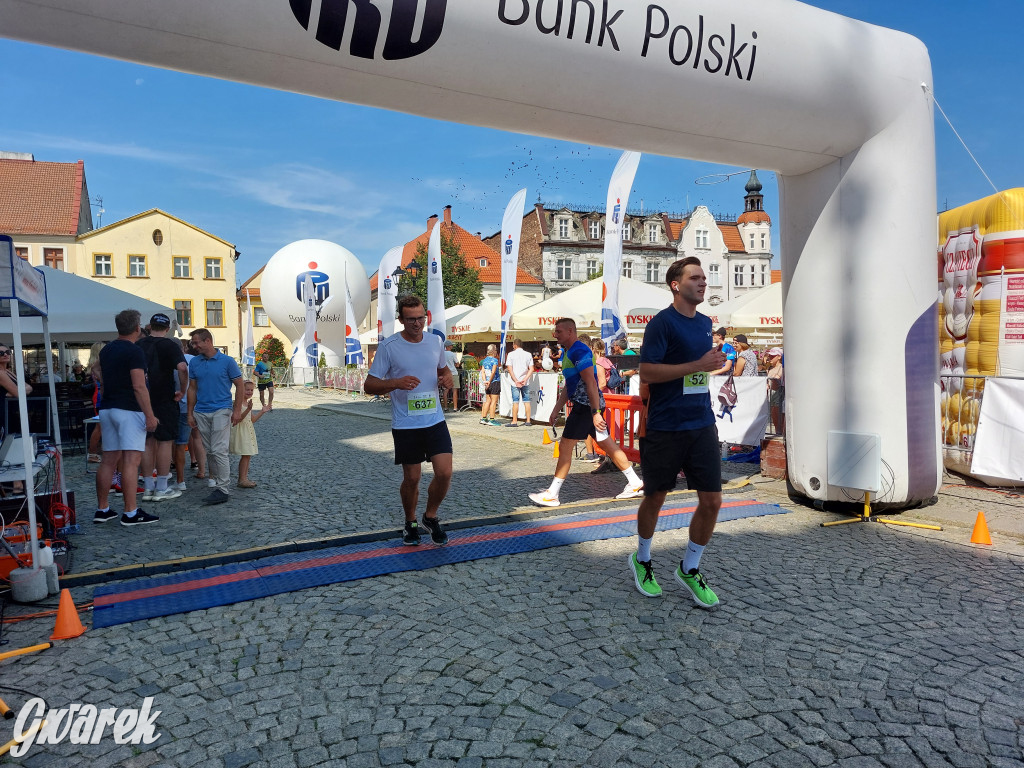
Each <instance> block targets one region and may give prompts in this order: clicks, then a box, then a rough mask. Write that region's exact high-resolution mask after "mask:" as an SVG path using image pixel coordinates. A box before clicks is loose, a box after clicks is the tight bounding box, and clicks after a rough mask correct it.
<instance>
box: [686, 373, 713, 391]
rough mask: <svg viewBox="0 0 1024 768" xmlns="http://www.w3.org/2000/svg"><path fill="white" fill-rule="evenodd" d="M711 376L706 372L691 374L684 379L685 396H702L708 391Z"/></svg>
mask: <svg viewBox="0 0 1024 768" xmlns="http://www.w3.org/2000/svg"><path fill="white" fill-rule="evenodd" d="M708 379H709V375H708V374H707V373H706V372H704V371H697V372H696V373H691V374H690V375H689V376H685V377H684V378H683V394H684V395H700V394H703V393H705V392H707V391H708Z"/></svg>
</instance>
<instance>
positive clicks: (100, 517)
mask: <svg viewBox="0 0 1024 768" xmlns="http://www.w3.org/2000/svg"><path fill="white" fill-rule="evenodd" d="M116 519H117V512H115V511H114V510H112V509H97V510H96V514H94V515H93V516H92V521H93V522H94V523H106V522H109V521H110V520H116Z"/></svg>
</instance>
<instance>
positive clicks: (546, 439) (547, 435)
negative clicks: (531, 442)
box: [541, 429, 552, 445]
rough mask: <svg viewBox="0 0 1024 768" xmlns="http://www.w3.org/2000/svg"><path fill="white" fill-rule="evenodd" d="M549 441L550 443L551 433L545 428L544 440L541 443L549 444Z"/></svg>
mask: <svg viewBox="0 0 1024 768" xmlns="http://www.w3.org/2000/svg"><path fill="white" fill-rule="evenodd" d="M551 443H552V440H551V435H549V434H548V431H547V430H546V429H545V430H544V441H543V442H542V443H541V445H551Z"/></svg>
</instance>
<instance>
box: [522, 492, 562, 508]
mask: <svg viewBox="0 0 1024 768" xmlns="http://www.w3.org/2000/svg"><path fill="white" fill-rule="evenodd" d="M530 501H532V502H533V503H534V504H539V505H540V506H542V507H557V506H558V505H559V504H561V503H562V502H560V501H559V500H558V497H557V496H555V495H553V494H552V493H551V492H550V491H537V493H531V494H530Z"/></svg>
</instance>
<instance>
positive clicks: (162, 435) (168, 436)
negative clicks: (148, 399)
mask: <svg viewBox="0 0 1024 768" xmlns="http://www.w3.org/2000/svg"><path fill="white" fill-rule="evenodd" d="M180 413H181V408H180V407H179V406H178V404H177V403H176V402H174V401H173V400H171V401H170V402H169V403H153V415H154V416H156V420H157V421H158V422H159V423H158V424H157V425H156V429H155V430H154V431H153V432H149V433H148V434H147V435H146V436H147V437H152V438H155V439H156V441H157V442H159V443H165V442H167V441H168V440H176V439H177V438H178V415H179V414H180Z"/></svg>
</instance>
